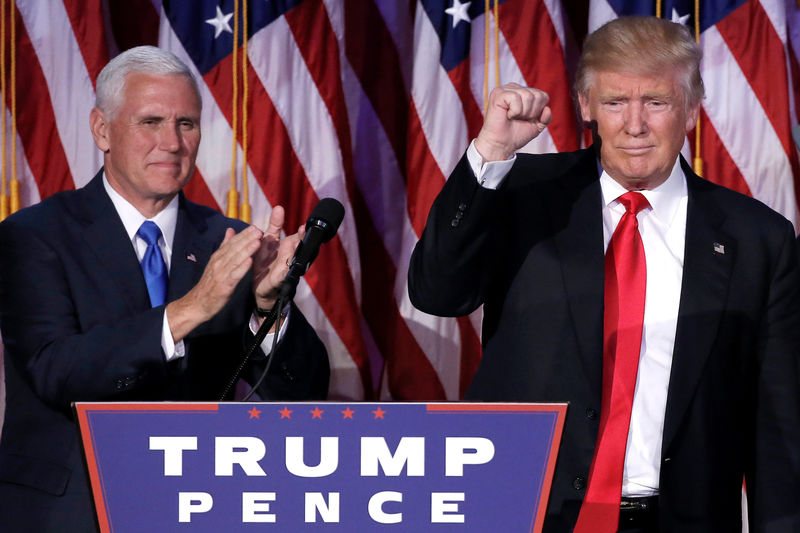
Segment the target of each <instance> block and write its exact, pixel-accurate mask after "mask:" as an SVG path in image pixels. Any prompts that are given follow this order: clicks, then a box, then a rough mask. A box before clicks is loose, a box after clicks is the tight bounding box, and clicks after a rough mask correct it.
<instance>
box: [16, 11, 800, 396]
mask: <svg viewBox="0 0 800 533" xmlns="http://www.w3.org/2000/svg"><path fill="white" fill-rule="evenodd" d="M662 3H663V4H664V6H663V9H662V12H663V13H664V15H663V16H668V17H673V14H672V13H673V10H674V11H675V12H676V15H675V16H677V18H678V20H681V21H683V22H685V23H687V24H689V25H690V26H691V25H692V24H693V15H692V14H690V16H689V18H684V17H685V15H686V14H687V12H688V11H687V9H688V8H691V9H693V6H694V3H693V2H688V3H686V2H684V3H681V2H671V1H664V2H662ZM489 4H490V6H489V8H488V12H487V2H484V1H483V0H473V1H471V2H465V1H461V0H419V1H413V0H412V1H410V2H403V1H395V0H295V1H279V0H250V1H249V2H245V0H236V1H234V0H223V1H219V0H180V1H178V0H172V1H168V0H164V1H163V3H162V2H160V1H158V0H127V1H125V2H122V1H119V2H117V1H114V0H108V1H105V0H16V3H15V4H14V3H12V2H10V0H3V1H2V5H3V6H4V12H7V13H8V14H7V15H6V17H5V18H4V20H5V26H4V28H5V32H4V33H3V39H4V42H5V52H4V54H5V55H4V57H3V60H2V61H0V63H3V64H5V66H6V73H5V74H6V76H7V77H8V76H9V74H10V70H11V69H10V67H11V59H10V58H11V56H12V55H13V56H14V57H15V69H14V73H15V83H14V86H13V89H14V90H11V89H12V87H11V86H10V85H9V87H8V89H7V90H6V91H5V94H4V98H5V102H6V104H7V105H6V118H7V120H6V131H7V134H8V135H7V140H6V144H7V150H6V152H7V153H6V164H5V167H6V169H7V173H6V174H7V176H6V178H4V180H3V186H4V189H3V190H4V191H7V183H8V182H10V181H11V179H12V177H13V175H12V174H13V173H12V169H11V164H10V161H11V158H12V153H11V146H12V129H11V116H12V114H11V99H12V98H11V95H12V94H15V95H16V109H15V116H16V130H15V132H13V133H14V135H13V143H16V147H17V148H16V154H15V159H16V161H17V177H18V182H19V185H20V197H21V203H22V205H23V206H26V205H30V204H32V203H35V202H37V201H39V200H40V199H41V198H44V197H46V196H49V195H51V194H53V193H55V192H57V191H60V190H64V189H71V188H74V187H80V186H82V185H84V184H85V183H86V182H88V180H89V179H91V177H92V176H93V175H94V174H95V172H96V171H97V169H98V168H99V167H100V166H101V164H102V158H101V154H100V152H99V151H98V150H97V149H96V148H95V146H94V144H93V142H92V138H91V136H90V134H89V128H88V116H89V111H90V110H91V108H92V106H93V105H94V87H95V81H96V78H97V74H98V73H99V71H100V69H101V68H102V67H103V65H104V64H105V63H106V62H107V61H108V59H109V58H110V57H113V56H114V55H115V54H116V53H118V51H119V50H122V49H125V48H128V47H131V46H135V45H138V44H157V45H158V46H161V47H163V48H165V49H168V50H170V51H172V52H174V53H175V54H177V55H178V56H179V57H181V58H182V59H183V60H184V61H186V63H187V64H189V65H190V66H191V68H192V69H193V70H194V71H195V74H196V75H197V77H198V80H199V81H200V90H201V93H202V98H203V119H202V131H203V140H202V142H201V146H200V152H199V156H198V160H197V173H196V175H195V176H194V178H193V180H192V181H191V182H190V184H189V186H188V187H187V189H186V193H187V195H188V196H189V197H190V198H191V199H193V200H195V201H198V202H201V203H205V204H208V205H211V206H214V207H216V208H218V209H220V210H221V211H223V212H224V211H226V209H227V205H228V193H229V190H230V189H231V167H232V166H233V167H234V168H235V176H236V177H235V181H236V184H235V186H236V189H237V190H238V191H239V195H240V197H241V196H242V195H243V193H244V185H243V177H244V175H245V172H244V171H245V169H246V177H247V184H248V196H249V203H250V205H251V206H252V221H253V222H254V223H257V224H263V222H264V221H265V220H266V217H267V216H268V214H269V212H270V210H271V206H274V205H278V204H280V205H283V206H285V207H286V208H287V215H288V225H287V227H289V228H296V227H298V226H299V225H300V224H302V223H303V222H304V221H305V217H307V216H308V214H309V213H310V211H311V209H312V207H313V206H314V205H315V204H316V202H317V201H318V199H319V198H322V197H328V196H332V197H335V198H337V199H339V200H340V201H341V202H342V203H343V204H344V205H345V208H346V213H347V214H346V217H345V220H344V223H343V224H342V226H341V228H340V230H339V233H338V236H337V237H336V238H335V239H334V240H333V241H331V242H330V243H328V244H326V245H325V246H324V247H323V248H322V251H321V253H320V255H319V257H318V258H317V260H316V262H315V264H314V265H313V266H312V268H311V270H310V271H309V273H308V275H307V276H306V277H305V278H304V279H303V281H302V282H301V285H300V287H299V288H298V296H297V301H298V304H299V306H300V308H301V309H302V310H303V312H304V314H305V315H306V316H307V317H308V319H309V321H310V322H311V324H312V325H313V326H314V327H315V328H316V330H317V332H318V333H319V335H320V337H321V338H322V340H323V342H324V343H325V344H326V346H327V348H328V351H329V353H330V357H331V364H332V382H331V398H332V399H374V398H378V399H396V400H444V399H451V400H452V399H458V398H459V397H460V396H461V395H462V394H463V392H464V390H465V388H466V386H467V385H468V384H469V380H470V378H471V376H472V374H473V372H474V370H475V368H476V365H477V363H478V361H479V358H480V341H479V332H480V316H479V314H476V315H474V316H470V317H464V318H461V319H444V318H438V317H432V316H430V315H426V314H424V313H421V312H419V311H417V310H415V309H414V308H413V307H412V306H411V303H410V301H409V299H408V295H407V290H406V283H407V281H406V273H407V265H408V259H409V256H410V254H411V250H412V248H413V246H414V244H415V243H416V241H417V239H418V238H419V235H420V234H421V232H422V229H423V227H424V224H425V219H426V216H427V213H428V209H429V207H430V205H431V203H432V202H433V199H434V197H435V196H436V194H437V193H438V191H439V189H440V188H441V187H442V184H443V183H444V181H445V179H446V177H447V176H448V175H449V173H450V171H451V169H452V168H453V167H454V166H455V164H456V162H457V161H458V159H459V158H460V156H461V155H462V153H463V152H464V150H465V149H466V147H467V145H468V143H469V141H470V139H471V138H473V137H474V136H475V135H476V134H477V132H478V131H479V129H480V126H481V122H482V110H483V106H484V103H483V102H484V98H485V96H486V91H487V89H489V90H490V89H491V88H492V87H493V86H495V85H496V84H497V83H498V81H499V83H508V82H512V81H513V82H517V83H520V84H524V85H531V86H536V87H539V88H541V89H544V90H545V91H547V92H548V93H549V94H550V96H551V104H550V105H551V107H552V108H553V115H554V120H553V122H552V123H551V125H550V126H549V127H548V129H547V130H546V131H545V133H544V134H543V135H541V136H540V137H538V138H537V139H535V140H534V141H533V142H532V143H531V144H530V145H529V146H527V147H526V148H525V150H526V151H529V152H552V151H565V150H573V149H576V148H578V147H579V146H580V145H581V143H582V142H583V141H582V139H583V138H584V134H583V132H582V131H581V128H580V124H579V122H578V120H577V117H576V114H575V112H574V107H573V104H572V99H571V94H570V85H571V76H572V73H573V71H574V65H575V60H576V58H577V50H578V44H579V43H580V41H581V40H582V36H583V35H584V34H585V33H586V31H587V25H588V26H589V27H590V28H592V29H593V28H594V25H595V24H596V21H599V20H601V19H604V20H607V19H608V18H610V17H613V16H617V14H621V13H623V12H630V11H629V10H630V9H633V7H634V6H638V7H640V8H644V12H646V13H655V2H647V3H646V4H645V3H644V2H632V1H627V2H623V1H621V0H620V1H613V0H593V1H592V2H588V1H585V2H582V3H576V2H568V1H564V2H563V4H562V2H561V1H560V0H505V1H501V2H499V5H498V6H496V7H495V6H494V2H493V1H492V2H489ZM684 4H686V5H684ZM717 4H719V6H720V7H719V8H717ZM245 7H246V8H247V9H246V10H247V13H246V16H247V24H246V25H245V23H244V17H245ZM684 7H685V8H687V9H683V8H684ZM12 10H13V14H14V24H15V30H14V38H13V41H12V36H11V18H10V13H11V11H12ZM797 11H798V9H797V7H796V6H795V4H794V0H792V1H787V2H784V0H760V1H758V0H749V1H740V2H732V1H726V2H722V1H719V2H714V1H705V2H702V6H701V29H702V34H701V43H702V45H703V48H704V50H705V53H706V60H705V61H704V65H703V74H704V77H705V81H706V85H707V89H708V95H709V96H708V98H707V99H706V101H705V102H704V105H703V113H702V118H701V134H700V140H701V143H700V146H701V148H700V155H701V156H702V159H703V161H704V164H705V166H704V172H703V173H704V175H706V176H708V177H709V178H710V179H713V180H714V181H718V182H721V183H723V184H726V185H728V186H731V187H733V188H735V189H737V190H741V191H744V192H746V193H748V194H752V195H754V196H756V197H758V198H760V199H761V200H763V201H764V202H766V203H767V204H769V205H770V206H772V207H773V208H775V209H777V210H778V211H780V212H782V213H783V214H785V215H786V216H787V217H788V218H790V219H791V220H793V221H795V220H796V219H797V208H796V206H797V202H796V196H795V179H796V177H797V176H798V174H797V170H796V169H797V153H796V151H795V148H794V145H793V143H792V138H791V127H792V126H793V125H795V124H796V123H797V121H796V118H795V112H794V104H793V101H794V94H795V93H794V88H796V87H798V85H797V84H796V83H795V81H796V79H797V76H798V72H799V71H798V69H796V68H795V67H796V54H795V53H794V48H793V47H792V46H790V45H792V44H794V43H800V40H798V39H795V40H793V41H792V40H790V36H792V35H794V34H793V33H792V31H793V30H792V28H797V27H798V26H796V25H795V26H791V25H789V24H788V23H789V22H793V21H795V19H797V17H798V14H797ZM237 20H238V21H239V22H238V24H237ZM245 27H246V28H247V31H246V32H245V31H244V28H245ZM234 33H237V34H238V36H239V38H238V41H237V42H238V43H239V46H238V47H237V50H238V52H237V54H236V55H234V53H233V48H234ZM245 35H246V37H247V39H246V47H247V48H246V58H247V61H246V62H245V61H243V58H244V57H245V51H244V50H243V48H244V44H245V40H244V39H243V36H245ZM12 45H13V46H12ZM234 63H235V65H234ZM234 66H235V67H236V68H234ZM9 79H10V78H9ZM9 83H10V82H9ZM245 85H246V87H245ZM245 89H246V90H245ZM245 95H246V97H247V98H246V110H247V123H246V127H244V126H243V122H244V120H245V117H244V113H242V112H241V111H237V112H236V113H235V112H234V109H237V110H241V109H242V104H243V103H244V101H245V98H244V97H245ZM234 104H235V105H234ZM234 125H235V127H234ZM234 132H236V135H235V139H234ZM693 143H694V141H693V140H692V139H690V140H689V142H688V143H687V146H690V147H691V148H690V150H694V144H693ZM245 144H246V148H247V149H246V153H245V150H244V148H245ZM234 146H235V147H236V151H235V152H234V150H233V147H234ZM234 154H235V157H234ZM245 156H246V164H245V163H244V162H245Z"/></svg>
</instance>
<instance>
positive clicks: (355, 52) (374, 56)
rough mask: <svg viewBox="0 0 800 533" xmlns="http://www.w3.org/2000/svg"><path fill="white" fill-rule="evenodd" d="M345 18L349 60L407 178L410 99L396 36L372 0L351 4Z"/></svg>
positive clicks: (401, 171) (401, 170) (352, 1)
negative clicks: (393, 35)
mask: <svg viewBox="0 0 800 533" xmlns="http://www.w3.org/2000/svg"><path fill="white" fill-rule="evenodd" d="M344 14H345V17H344V20H345V53H346V55H347V60H348V62H349V63H350V66H351V67H352V69H353V71H354V72H355V73H356V76H358V79H359V81H360V82H361V87H362V89H363V90H364V93H365V94H366V95H367V98H369V100H370V102H371V103H372V108H373V109H374V110H375V113H376V114H377V116H378V119H379V120H380V121H381V124H382V125H383V129H384V131H385V133H386V136H387V137H388V138H389V142H390V143H391V145H392V148H393V150H394V153H395V158H396V159H397V164H398V165H399V166H400V173H401V175H402V176H403V177H404V178H405V176H406V167H405V163H406V158H405V153H406V133H407V120H408V106H409V95H408V91H407V90H406V88H405V84H404V83H403V74H402V69H401V66H400V65H401V63H400V57H399V56H398V54H397V49H396V47H395V44H394V41H393V40H392V35H391V33H390V32H389V29H388V28H387V27H386V22H385V21H384V20H383V16H382V15H381V13H380V12H379V11H378V8H377V7H376V6H375V4H373V2H372V1H370V0H347V2H345V3H344ZM408 59H409V60H410V59H411V58H408Z"/></svg>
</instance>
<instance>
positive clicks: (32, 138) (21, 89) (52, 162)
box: [5, 9, 75, 199]
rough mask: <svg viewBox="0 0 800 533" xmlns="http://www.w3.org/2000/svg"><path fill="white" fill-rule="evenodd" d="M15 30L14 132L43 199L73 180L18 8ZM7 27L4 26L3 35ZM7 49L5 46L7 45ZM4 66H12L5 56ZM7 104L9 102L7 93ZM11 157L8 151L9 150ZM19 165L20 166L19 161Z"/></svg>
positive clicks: (54, 116)
mask: <svg viewBox="0 0 800 533" xmlns="http://www.w3.org/2000/svg"><path fill="white" fill-rule="evenodd" d="M15 12H16V24H17V27H16V32H17V50H16V51H17V73H16V92H17V135H19V138H20V140H21V142H22V146H23V148H24V150H25V156H26V157H27V159H28V166H29V167H30V169H31V172H32V173H33V177H34V179H35V180H36V185H37V187H38V188H39V197H40V198H42V199H44V198H46V197H48V196H50V195H52V194H55V193H57V192H58V191H63V190H67V189H74V188H75V183H74V181H73V179H72V174H71V172H70V169H69V163H68V162H67V156H66V154H65V152H64V147H63V145H62V143H61V137H60V136H59V133H58V128H57V127H56V115H55V112H54V110H53V105H52V102H51V101H50V93H49V92H48V90H47V81H46V80H45V77H44V72H42V66H41V65H40V64H39V58H38V57H37V56H36V50H34V48H33V44H32V43H31V40H30V37H29V36H28V32H27V31H26V29H25V25H24V24H23V22H22V16H21V15H20V12H19V9H16V10H15ZM8 36H9V31H8V29H6V38H8ZM7 49H8V48H7ZM6 68H11V65H10V61H9V58H8V57H7V58H6ZM5 96H6V105H7V106H9V109H10V106H11V100H10V93H9V94H6V95H5ZM9 157H10V153H9ZM17 167H18V168H21V167H20V165H19V163H18V164H17Z"/></svg>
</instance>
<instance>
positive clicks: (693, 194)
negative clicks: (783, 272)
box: [662, 159, 736, 453]
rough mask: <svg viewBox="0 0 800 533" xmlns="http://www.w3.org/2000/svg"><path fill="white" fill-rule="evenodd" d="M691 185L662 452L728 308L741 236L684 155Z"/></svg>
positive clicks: (711, 186) (695, 383)
mask: <svg viewBox="0 0 800 533" xmlns="http://www.w3.org/2000/svg"><path fill="white" fill-rule="evenodd" d="M681 162H682V165H683V170H684V173H685V174H686V179H687V185H688V189H689V203H688V209H687V218H686V244H685V252H684V261H683V282H682V286H681V301H680V308H679V311H678V326H677V331H676V333H675V348H674V350H673V356H672V370H671V372H670V384H669V390H668V393H667V408H666V418H665V421H664V437H663V439H664V440H663V445H662V450H663V452H662V453H666V452H667V450H668V448H669V444H670V443H671V442H672V440H673V439H674V437H675V435H676V433H677V431H678V429H679V426H680V423H681V419H682V418H683V415H684V414H685V412H686V410H687V408H688V406H689V403H690V402H691V399H692V396H693V395H694V393H695V389H696V388H697V384H698V381H699V379H700V376H701V374H702V372H703V368H704V366H705V364H706V360H707V359H708V356H709V354H710V353H711V350H712V345H713V342H714V338H715V337H716V334H717V329H718V327H719V322H720V319H721V317H722V314H723V312H724V308H725V306H724V305H723V303H724V302H726V301H727V293H728V287H729V281H730V276H731V270H732V267H733V264H734V260H735V258H736V240H735V239H733V238H732V237H731V236H730V235H728V234H727V233H725V232H724V231H723V230H722V224H723V221H724V218H725V215H724V213H723V212H722V211H721V210H720V209H719V207H718V206H717V204H716V202H715V201H714V199H713V197H712V192H711V191H712V189H713V187H714V186H713V185H711V184H710V183H708V182H706V181H705V180H703V179H702V178H699V177H698V176H697V175H695V174H694V173H693V172H692V171H691V169H690V168H689V166H688V165H687V164H686V162H685V161H683V159H681Z"/></svg>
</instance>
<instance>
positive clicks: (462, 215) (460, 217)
mask: <svg viewBox="0 0 800 533" xmlns="http://www.w3.org/2000/svg"><path fill="white" fill-rule="evenodd" d="M462 218H464V212H463V211H459V212H458V213H456V220H461V219H462Z"/></svg>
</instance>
